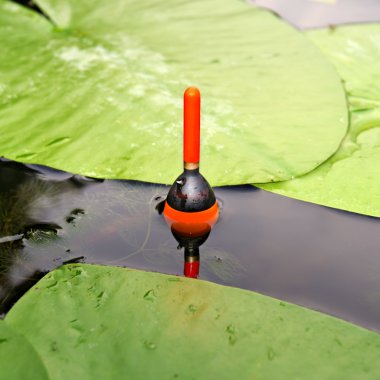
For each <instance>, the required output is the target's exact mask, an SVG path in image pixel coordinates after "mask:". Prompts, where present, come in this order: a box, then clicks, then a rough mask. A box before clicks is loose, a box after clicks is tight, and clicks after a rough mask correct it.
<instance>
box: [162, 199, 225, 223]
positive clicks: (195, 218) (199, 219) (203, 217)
mask: <svg viewBox="0 0 380 380" xmlns="http://www.w3.org/2000/svg"><path fill="white" fill-rule="evenodd" d="M218 214H219V208H218V202H215V203H214V204H213V205H212V206H211V207H210V208H208V209H207V210H204V211H196V212H183V211H178V210H176V209H174V208H173V207H171V206H169V205H168V203H167V202H165V208H164V215H165V216H166V217H168V218H170V219H172V220H173V221H176V222H183V223H207V222H209V221H211V220H212V219H214V218H215V217H217V216H218Z"/></svg>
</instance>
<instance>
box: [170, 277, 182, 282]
mask: <svg viewBox="0 0 380 380" xmlns="http://www.w3.org/2000/svg"><path fill="white" fill-rule="evenodd" d="M168 281H170V282H180V281H181V279H180V277H169V278H168Z"/></svg>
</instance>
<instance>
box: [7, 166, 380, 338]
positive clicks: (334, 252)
mask: <svg viewBox="0 0 380 380" xmlns="http://www.w3.org/2000/svg"><path fill="white" fill-rule="evenodd" d="M167 191H168V187H167V186H163V185H154V184H147V183H141V182H134V181H109V180H105V181H99V180H93V179H90V178H86V177H81V176H77V175H71V174H69V173H65V172H59V171H55V170H53V169H49V168H46V167H42V166H34V165H22V164H18V163H15V162H11V161H6V160H3V161H2V162H0V216H1V225H0V310H1V312H2V313H5V312H6V311H7V310H9V308H10V307H11V306H12V304H13V303H14V302H15V301H16V300H17V299H18V298H19V297H20V296H21V295H22V294H23V292H25V291H26V290H27V289H28V288H29V287H30V286H31V285H32V284H34V283H35V282H36V281H37V280H38V279H39V278H41V277H42V276H43V275H44V274H45V273H47V272H48V271H51V270H52V269H54V268H56V267H58V266H60V265H62V264H64V263H68V262H86V263H96V264H105V265H118V266H128V267H132V268H138V269H146V270H152V271H158V272H163V273H172V274H176V275H182V273H183V268H184V249H183V247H185V248H186V244H187V249H188V253H189V252H190V253H191V254H192V255H193V256H194V257H195V256H196V254H197V252H198V254H199V253H200V260H201V265H200V275H199V278H201V279H206V280H210V281H214V282H217V283H221V284H225V285H231V286H237V287H241V288H245V289H250V290H255V291H258V292H260V293H264V294H268V295H271V296H274V297H277V298H280V299H283V300H287V301H290V302H294V303H297V304H300V305H303V306H307V307H310V308H313V309H317V310H320V311H323V312H325V313H329V314H333V315H336V316H338V317H340V318H343V319H346V320H349V321H352V322H355V323H357V324H360V325H362V326H365V327H368V328H371V329H375V330H378V331H380V275H379V268H380V234H379V232H378V231H379V228H380V221H379V220H378V219H376V218H368V217H365V216H361V215H356V214H352V213H348V212H340V211H337V210H334V209H330V208H326V207H322V206H318V205H313V204H309V203H305V202H301V201H297V200H294V199H290V198H286V197H282V196H279V195H275V194H271V193H268V192H265V191H262V190H258V189H256V188H254V187H252V186H236V187H223V188H216V189H215V192H216V196H217V197H218V199H219V200H222V202H221V204H222V213H221V217H220V219H219V222H218V224H217V225H216V226H215V227H214V229H213V231H212V232H211V234H210V235H209V236H208V234H207V236H206V235H205V238H200V241H199V242H197V244H198V243H199V244H198V246H196V247H195V246H194V245H188V242H184V241H181V237H179V236H175V238H174V237H173V235H172V231H171V230H170V228H168V226H167V225H166V223H165V221H164V218H163V217H162V215H159V213H158V212H157V210H156V206H157V205H159V204H160V202H162V200H163V199H164V198H165V195H166V193H167ZM207 238H208V239H207ZM206 239H207V241H206ZM178 244H180V248H181V249H180V250H178V249H177V248H178ZM191 244H193V243H191ZM200 245H202V246H201V247H200ZM189 249H190V251H189ZM185 257H186V256H185Z"/></svg>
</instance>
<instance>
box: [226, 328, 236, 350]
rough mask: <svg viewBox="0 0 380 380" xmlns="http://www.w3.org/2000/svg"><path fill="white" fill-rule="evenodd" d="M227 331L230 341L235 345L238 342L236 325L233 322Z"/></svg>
mask: <svg viewBox="0 0 380 380" xmlns="http://www.w3.org/2000/svg"><path fill="white" fill-rule="evenodd" d="M226 331H227V334H228V343H229V344H230V345H231V346H233V345H234V344H235V343H236V342H237V337H236V330H235V326H234V325H232V324H231V325H228V326H227V327H226Z"/></svg>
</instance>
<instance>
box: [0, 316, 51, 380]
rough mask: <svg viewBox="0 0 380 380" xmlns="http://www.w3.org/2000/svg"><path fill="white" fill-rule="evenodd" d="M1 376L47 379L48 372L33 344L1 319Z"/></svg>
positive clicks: (28, 379) (17, 379)
mask: <svg viewBox="0 0 380 380" xmlns="http://www.w3.org/2000/svg"><path fill="white" fill-rule="evenodd" d="M0 368H1V372H0V378H1V379H7V380H20V379H22V380H36V379H38V380H45V379H46V380H47V379H48V376H47V372H46V370H45V367H44V365H43V363H42V361H41V358H40V357H39V356H38V354H37V352H36V351H35V350H34V348H33V347H32V345H31V344H30V343H29V342H28V340H27V339H26V338H24V337H23V336H22V335H21V334H19V333H17V332H16V331H15V330H14V329H13V328H12V327H10V326H9V325H8V324H6V323H5V322H4V321H0Z"/></svg>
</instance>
